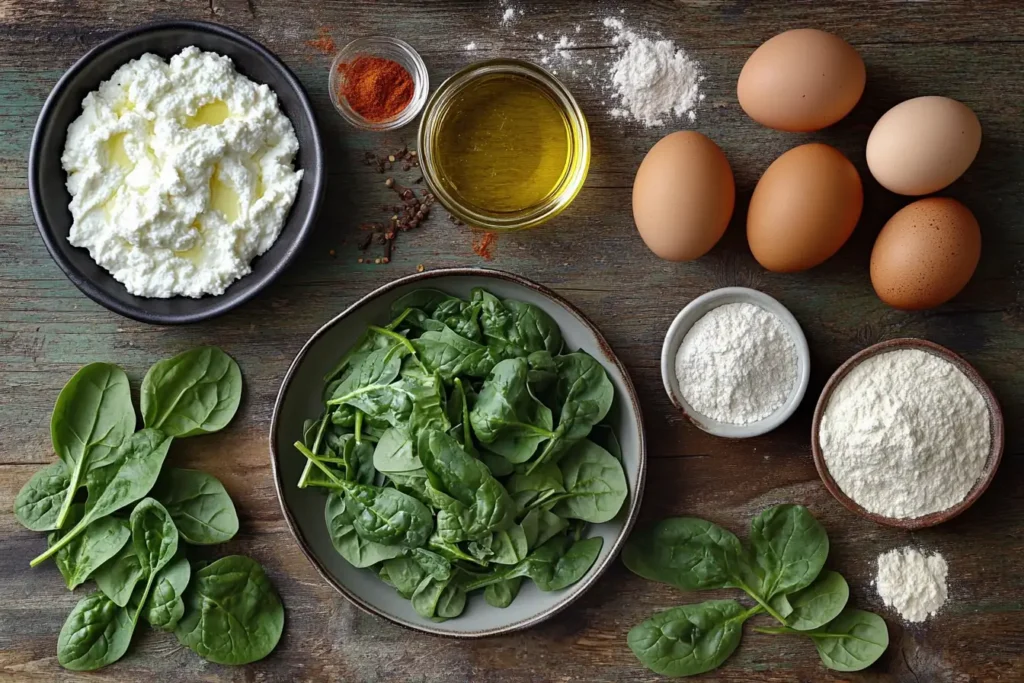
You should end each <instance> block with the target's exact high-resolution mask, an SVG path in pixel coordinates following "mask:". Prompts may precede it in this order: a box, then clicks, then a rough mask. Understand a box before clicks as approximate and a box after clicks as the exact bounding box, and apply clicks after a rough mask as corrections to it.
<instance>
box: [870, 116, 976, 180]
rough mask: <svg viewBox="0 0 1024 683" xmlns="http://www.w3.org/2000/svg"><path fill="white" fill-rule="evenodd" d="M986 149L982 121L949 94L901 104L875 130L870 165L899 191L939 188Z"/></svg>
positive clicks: (872, 136) (872, 172) (878, 175)
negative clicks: (982, 135)
mask: <svg viewBox="0 0 1024 683" xmlns="http://www.w3.org/2000/svg"><path fill="white" fill-rule="evenodd" d="M980 147H981V123H980V122H979V121H978V117H977V116H975V115H974V112H973V111H971V110H970V109H969V108H968V107H967V105H965V104H961V103H960V102H957V101H956V100H951V99H949V98H948V97H935V96H930V97H915V98H914V99H912V100H907V101H906V102H900V103H899V104H897V105H896V106H895V107H893V108H892V109H890V110H889V111H887V112H886V113H885V115H884V116H882V118H880V119H878V123H876V124H875V127H874V128H872V129H871V135H870V136H869V137H868V146H867V150H866V157H867V161H868V169H869V170H870V171H871V175H873V176H875V180H877V181H878V182H879V183H880V184H881V185H882V187H885V188H886V189H888V190H891V191H893V192H898V193H899V194H907V195H922V194H931V193H932V192H938V191H939V190H941V189H942V188H944V187H946V186H947V185H949V184H950V183H952V182H953V181H954V180H956V179H957V178H959V177H960V176H961V175H963V174H964V171H966V170H967V168H968V167H969V166H970V165H971V163H972V162H973V161H974V157H976V156H977V155H978V149H979V148H980Z"/></svg>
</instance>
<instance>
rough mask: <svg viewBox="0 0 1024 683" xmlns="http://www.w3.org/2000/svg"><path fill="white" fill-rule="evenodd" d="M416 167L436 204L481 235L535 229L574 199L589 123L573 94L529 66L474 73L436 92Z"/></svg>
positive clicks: (502, 62) (497, 63)
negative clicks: (477, 229) (484, 231)
mask: <svg viewBox="0 0 1024 683" xmlns="http://www.w3.org/2000/svg"><path fill="white" fill-rule="evenodd" d="M419 150H420V152H419V153H420V166H421V169H422V170H423V177H424V179H425V180H426V181H427V184H428V185H429V186H430V189H431V191H432V192H433V193H434V195H435V196H436V197H437V199H438V201H440V202H441V204H442V205H443V206H444V207H445V208H446V209H448V211H449V212H450V213H451V214H452V215H453V216H454V217H455V218H457V219H459V220H460V221H462V222H463V223H466V224H468V225H471V226H474V227H478V228H483V229H485V230H520V229H523V228H532V227H534V226H537V225H540V224H541V223H543V222H545V221H547V220H549V219H551V218H553V217H554V216H557V215H558V214H559V213H561V212H562V211H563V210H565V208H566V207H567V206H569V204H570V203H571V202H572V200H573V199H575V197H576V195H577V194H579V191H580V189H581V188H582V187H583V181H584V180H585V179H586V177H587V169H588V168H589V166H590V133H589V131H588V129H587V120H586V117H584V115H583V112H582V111H581V110H580V108H579V105H578V104H577V103H576V100H575V99H574V98H573V96H572V94H571V93H570V92H569V91H568V89H566V87H565V86H564V85H562V84H561V83H560V82H559V81H558V80H557V79H555V77H554V76H552V75H551V74H550V73H548V72H547V71H545V70H544V69H542V68H541V67H539V66H537V65H536V64H531V63H529V62H524V61H521V60H516V59H493V60H488V61H484V62H478V63H476V64H472V65H470V66H469V67H467V68H465V69H463V70H462V71H459V72H458V73H456V74H455V75H453V76H452V77H451V78H449V79H448V80H447V81H445V82H444V83H442V84H441V86H440V87H438V89H437V90H436V91H435V92H434V94H433V95H432V96H431V98H430V100H429V101H428V102H427V105H426V108H425V109H424V111H423V118H422V120H421V121H420V129H419Z"/></svg>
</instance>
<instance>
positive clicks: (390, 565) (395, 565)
mask: <svg viewBox="0 0 1024 683" xmlns="http://www.w3.org/2000/svg"><path fill="white" fill-rule="evenodd" d="M383 573H384V574H386V575H387V577H388V582H389V583H390V584H391V585H392V586H394V588H395V590H396V591H398V594H399V595H401V596H402V597H403V598H405V599H406V600H411V599H412V596H413V595H414V594H415V593H416V589H417V588H419V586H420V583H422V582H423V579H425V578H428V577H427V573H426V572H425V571H424V570H423V567H421V566H420V564H419V562H417V561H416V560H414V559H413V558H411V557H409V556H406V555H400V556H398V557H394V558H390V559H387V560H385V561H384V567H383Z"/></svg>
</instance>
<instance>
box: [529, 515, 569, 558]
mask: <svg viewBox="0 0 1024 683" xmlns="http://www.w3.org/2000/svg"><path fill="white" fill-rule="evenodd" d="M520 526H522V527H523V532H524V533H525V534H526V544H527V547H529V548H530V550H533V549H534V548H536V547H537V546H540V545H543V544H544V543H547V542H548V540H549V539H551V538H554V537H555V536H557V535H558V534H560V533H562V532H563V531H565V530H566V529H568V528H569V522H567V521H566V520H564V519H562V518H561V517H559V516H558V515H556V514H555V513H553V512H550V511H548V510H545V509H543V508H534V509H532V510H530V511H529V512H527V513H526V515H525V516H524V517H523V521H522V522H520Z"/></svg>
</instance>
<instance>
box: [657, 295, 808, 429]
mask: <svg viewBox="0 0 1024 683" xmlns="http://www.w3.org/2000/svg"><path fill="white" fill-rule="evenodd" d="M740 303H748V304H754V305H755V306H760V307H761V308H763V309H765V310H766V311H769V312H770V313H773V314H775V316H776V317H778V318H779V320H781V321H782V324H783V325H785V327H786V330H787V331H788V332H789V336H790V338H791V339H792V340H793V344H794V346H796V354H797V381H796V384H795V385H794V386H793V391H792V393H791V394H790V395H789V398H788V399H786V402H785V403H783V404H782V406H781V407H780V408H779V409H778V410H776V411H775V412H774V413H772V414H771V415H769V416H768V417H766V418H764V419H763V420H758V421H757V422H751V423H750V424H745V425H736V424H730V423H728V422H720V421H718V420H713V419H711V418H710V417H707V416H705V415H701V414H700V413H698V412H697V411H696V410H694V409H693V408H692V407H691V406H690V404H689V403H687V402H686V399H684V398H683V393H682V391H680V389H679V382H678V380H677V379H676V371H675V363H676V352H678V351H679V345H680V344H682V343H683V338H684V337H685V336H686V333H687V332H689V331H690V328H691V327H693V324H694V323H695V322H697V321H698V320H700V319H701V318H702V317H704V315H706V314H707V313H709V312H710V311H711V310H713V309H715V308H718V307H719V306H724V305H725V304H740ZM810 377H811V355H810V352H809V351H808V349H807V338H806V337H804V332H803V330H801V329H800V323H798V322H797V321H796V318H794V317H793V314H792V313H790V312H789V310H788V309H787V308H786V307H785V306H783V305H782V304H780V303H779V302H778V301H776V300H775V299H773V298H772V297H770V296H768V295H767V294H765V293H763V292H759V291H757V290H756V289H748V288H746V287H723V288H722V289H715V290H712V291H710V292H708V293H707V294H702V295H701V296H699V297H697V298H696V299H694V300H693V301H691V302H690V303H689V304H687V306H686V308H684V309H683V310H682V311H680V312H679V315H677V316H676V319H675V320H673V321H672V325H671V326H669V328H668V334H667V335H665V343H664V344H663V345H662V347H661V381H662V382H663V383H664V384H665V391H666V392H667V393H668V397H669V399H670V400H671V401H672V405H674V406H675V407H676V408H679V409H680V410H681V411H683V414H685V415H686V417H688V418H689V419H690V421H691V422H693V424H695V425H697V426H698V427H700V428H701V429H703V430H704V431H705V432H707V433H708V434H714V435H715V436H724V437H727V438H730V439H746V438H748V437H751V436H760V435H761V434H767V433H768V432H770V431H772V430H773V429H775V428H776V427H778V426H779V425H781V424H782V423H783V422H785V421H786V420H788V419H789V417H790V416H791V415H792V414H793V412H794V411H795V410H796V409H797V406H799V405H800V401H802V400H803V398H804V393H805V392H806V391H807V382H808V380H810Z"/></svg>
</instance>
